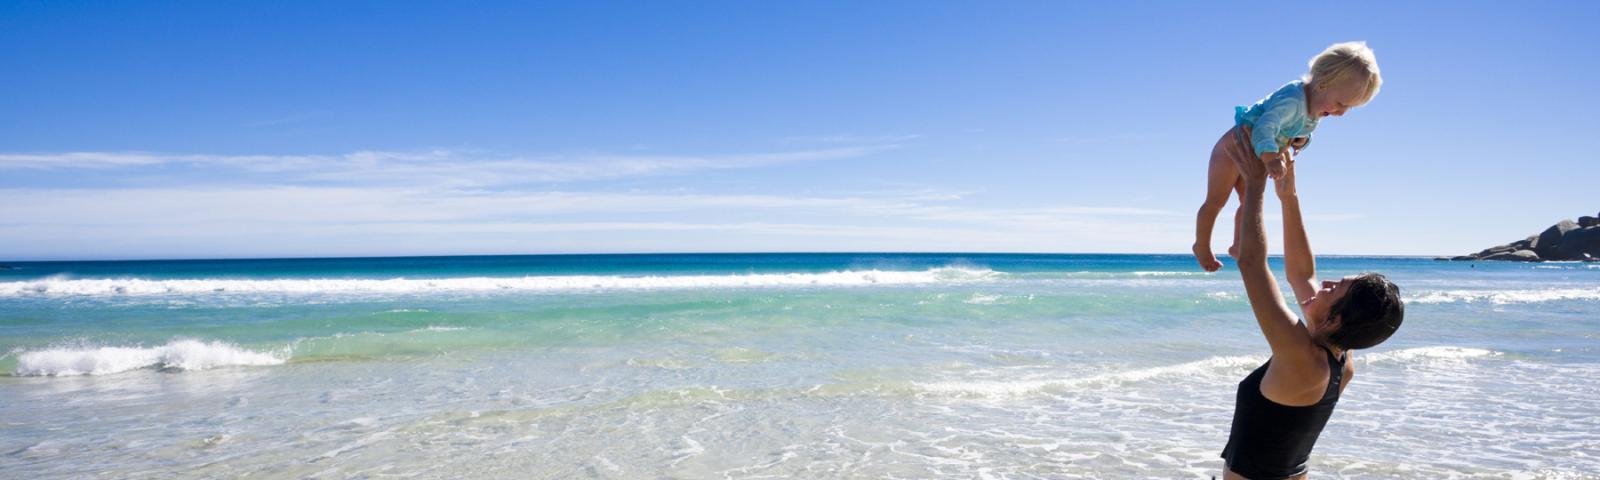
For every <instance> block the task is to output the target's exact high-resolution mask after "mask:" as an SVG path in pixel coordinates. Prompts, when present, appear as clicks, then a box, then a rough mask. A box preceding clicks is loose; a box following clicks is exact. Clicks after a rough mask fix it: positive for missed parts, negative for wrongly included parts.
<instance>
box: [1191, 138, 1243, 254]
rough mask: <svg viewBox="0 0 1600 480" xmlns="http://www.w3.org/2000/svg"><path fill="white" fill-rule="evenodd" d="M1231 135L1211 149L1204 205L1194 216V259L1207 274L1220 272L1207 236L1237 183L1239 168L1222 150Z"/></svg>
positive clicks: (1209, 236)
mask: <svg viewBox="0 0 1600 480" xmlns="http://www.w3.org/2000/svg"><path fill="white" fill-rule="evenodd" d="M1231 135H1233V131H1232V130H1230V131H1229V132H1228V133H1226V134H1223V136H1222V139H1220V140H1218V141H1217V145H1216V147H1214V148H1212V149H1211V164H1210V167H1209V168H1208V172H1207V175H1206V201H1205V203H1202V204H1200V211H1199V213H1198V214H1197V215H1196V216H1195V225H1194V247H1193V250H1194V258H1195V260H1196V261H1198V262H1200V268H1202V269H1205V271H1207V272H1215V271H1217V269H1219V268H1222V262H1219V261H1217V256H1216V255H1214V254H1212V253H1211V233H1212V229H1214V228H1215V227H1216V225H1217V215H1218V214H1220V213H1222V208H1223V207H1226V206H1228V197H1229V196H1231V195H1232V194H1233V190H1234V186H1235V184H1237V183H1239V167H1238V166H1236V165H1234V163H1233V162H1234V160H1233V158H1232V157H1231V156H1229V155H1228V153H1227V152H1228V149H1227V148H1225V146H1226V143H1225V142H1227V141H1228V140H1229V139H1230V136H1231ZM1235 216H1237V214H1236V215H1235ZM1234 223H1235V227H1234V229H1233V230H1234V231H1235V233H1236V235H1235V236H1236V237H1237V232H1238V230H1239V229H1238V226H1237V223H1238V221H1237V219H1235V222H1234Z"/></svg>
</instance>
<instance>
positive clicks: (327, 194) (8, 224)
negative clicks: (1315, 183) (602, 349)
mask: <svg viewBox="0 0 1600 480" xmlns="http://www.w3.org/2000/svg"><path fill="white" fill-rule="evenodd" d="M963 203H965V201H964V200H961V199H959V197H953V196H943V195H935V194H928V193H919V194H914V195H906V196H869V195H858V196H838V197H819V196H787V195H731V194H654V193H610V192H490V191H477V190H438V189H425V188H397V187H382V188H380V187H364V188H352V187H252V188H229V189H223V188H176V189H116V190H91V189H71V190H65V189H52V190H38V189H0V252H11V253H13V254H27V253H30V252H39V251H48V250H49V248H68V247H72V248H92V247H89V246H88V245H90V244H92V245H95V246H100V247H104V246H106V245H117V246H120V247H119V248H122V249H124V250H129V249H131V250H133V251H140V252H157V251H160V250H161V249H169V248H176V246H178V245H184V246H186V248H191V250H190V251H191V252H193V253H189V255H197V254H210V255H238V254H239V253H237V252H240V251H248V252H256V253H255V254H257V255H288V254H340V253H341V252H342V251H335V250H327V251H323V252H322V253H317V252H300V251H286V250H283V249H284V248H300V249H307V248H310V246H315V245H327V246H331V245H350V248H351V249H352V250H351V251H349V252H344V253H348V254H437V253H471V252H495V251H497V252H502V253H505V252H518V251H521V252H528V251H535V252H537V251H584V250H585V249H587V250H589V251H630V250H631V251H640V250H645V251H689V250H696V249H699V250H702V251H703V250H705V249H708V248H711V249H717V250H735V251H751V250H773V249H794V250H830V249H832V250H838V249H863V248H868V249H887V250H930V249H931V250H939V249H946V250H948V249H961V250H989V251H1028V250H1031V251H1050V250H1055V251H1062V250H1078V251H1083V250H1096V251H1151V250H1171V248H1162V247H1163V246H1164V245H1166V244H1167V243H1171V242H1172V241H1173V240H1172V238H1180V237H1183V236H1184V235H1186V234H1187V233H1188V232H1184V231H1182V230H1183V228H1182V226H1184V225H1187V224H1188V222H1185V221H1177V220H1175V219H1177V218H1178V216H1177V214H1174V213H1171V212H1166V211H1161V210H1151V209H1141V208H1125V207H1083V206H1052V207H1041V208H984V207H975V206H970V205H963ZM419 238H428V239H433V241H434V243H426V242H419V241H418V240H417V239H419ZM280 241H281V242H280ZM353 242H367V243H366V244H367V245H369V246H372V248H378V247H380V246H381V247H382V248H383V249H387V250H384V251H382V252H378V251H369V252H365V253H363V252H360V251H357V250H359V249H357V248H356V243H353ZM280 243H281V244H282V245H285V246H283V247H279V246H277V245H279V244H280ZM79 244H83V246H79V247H73V246H74V245H79ZM268 245H271V246H268ZM1107 245H1110V246H1111V247H1107ZM230 246H231V247H230ZM402 246H407V247H406V248H409V250H406V249H403V248H402ZM46 247H49V248H46ZM469 247H470V248H469ZM226 248H232V249H233V250H226ZM496 248H499V250H495V249H496ZM193 249H202V250H193ZM204 249H212V250H217V251H213V252H208V251H206V250H204ZM396 249H399V250H396ZM230 252H231V253H230Z"/></svg>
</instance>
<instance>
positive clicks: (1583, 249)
mask: <svg viewBox="0 0 1600 480" xmlns="http://www.w3.org/2000/svg"><path fill="white" fill-rule="evenodd" d="M1586 255H1587V256H1595V255H1600V226H1597V227H1587V228H1579V229H1574V230H1571V231H1568V232H1567V234H1566V235H1562V236H1561V245H1559V246H1557V247H1556V249H1555V254H1554V255H1550V256H1549V258H1551V259H1554V260H1583V259H1584V257H1585V256H1586Z"/></svg>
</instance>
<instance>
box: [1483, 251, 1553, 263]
mask: <svg viewBox="0 0 1600 480" xmlns="http://www.w3.org/2000/svg"><path fill="white" fill-rule="evenodd" d="M1483 260H1504V261H1509V262H1542V261H1544V260H1542V259H1540V258H1539V254H1537V253H1534V252H1533V250H1517V251H1515V252H1506V253H1496V254H1494V255H1490V256H1487V257H1483Z"/></svg>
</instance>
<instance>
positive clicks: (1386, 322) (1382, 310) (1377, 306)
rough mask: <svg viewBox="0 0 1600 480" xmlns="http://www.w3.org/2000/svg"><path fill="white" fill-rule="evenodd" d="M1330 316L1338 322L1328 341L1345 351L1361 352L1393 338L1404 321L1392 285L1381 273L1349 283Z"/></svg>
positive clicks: (1401, 304) (1395, 288) (1396, 291)
mask: <svg viewBox="0 0 1600 480" xmlns="http://www.w3.org/2000/svg"><path fill="white" fill-rule="evenodd" d="M1330 315H1332V316H1334V317H1336V318H1338V319H1339V329H1338V330H1336V331H1334V332H1333V333H1332V334H1329V335H1328V341H1329V342H1332V343H1333V344H1334V345H1337V346H1339V348H1343V349H1346V350H1360V349H1363V348H1370V347H1374V346H1377V345H1378V344H1380V343H1383V341H1384V340H1388V339H1389V336H1390V335H1394V332H1395V331H1396V330H1399V329H1400V322H1401V321H1402V320H1404V319H1405V315H1406V308H1405V304H1404V303H1401V301H1400V287H1397V286H1395V284H1394V282H1390V281H1389V279H1388V278H1385V277H1384V276H1383V275H1380V274H1376V273H1363V274H1361V275H1360V276H1358V277H1356V279H1355V280H1354V281H1351V282H1350V287H1349V290H1346V293H1345V294H1344V298H1340V299H1339V301H1338V302H1337V303H1334V304H1333V309H1332V310H1331V311H1330Z"/></svg>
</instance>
